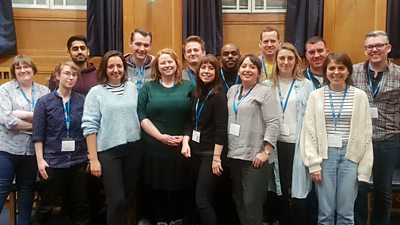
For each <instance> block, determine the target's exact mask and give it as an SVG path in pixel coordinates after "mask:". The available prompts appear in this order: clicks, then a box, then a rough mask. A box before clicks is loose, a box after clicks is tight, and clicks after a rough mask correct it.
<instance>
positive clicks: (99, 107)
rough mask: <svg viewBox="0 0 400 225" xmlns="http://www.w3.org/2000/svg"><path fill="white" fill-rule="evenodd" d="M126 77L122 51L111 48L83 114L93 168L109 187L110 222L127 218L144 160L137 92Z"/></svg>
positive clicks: (110, 224)
mask: <svg viewBox="0 0 400 225" xmlns="http://www.w3.org/2000/svg"><path fill="white" fill-rule="evenodd" d="M127 80H128V77H127V73H126V62H125V60H124V58H123V55H122V53H120V52H118V51H114V50H112V51H108V52H107V53H106V54H104V56H103V58H102V60H101V62H100V74H99V78H98V81H99V85H97V86H95V87H93V88H92V89H90V91H89V93H88V95H87V96H86V101H85V108H84V111H83V118H82V128H83V135H84V136H85V137H86V143H87V148H88V152H89V161H90V172H91V173H92V174H93V175H94V176H96V177H101V178H102V180H103V185H104V189H105V191H106V202H107V224H108V225H122V224H125V222H126V221H127V212H128V210H129V207H131V203H132V201H133V198H134V192H135V187H136V181H137V179H138V175H139V169H140V168H139V167H140V162H141V160H142V158H141V157H142V151H141V149H140V146H139V143H138V141H139V139H140V124H139V119H138V115H137V113H136V108H137V97H138V92H137V87H136V85H135V84H133V83H131V82H130V81H127Z"/></svg>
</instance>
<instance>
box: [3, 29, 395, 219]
mask: <svg viewBox="0 0 400 225" xmlns="http://www.w3.org/2000/svg"><path fill="white" fill-rule="evenodd" d="M152 38H153V37H152V34H151V32H148V31H146V30H143V29H136V30H134V31H133V32H132V33H131V37H130V43H129V45H130V47H131V49H132V53H130V54H127V55H125V56H124V55H123V54H122V53H121V52H118V51H114V50H112V51H108V52H107V53H105V55H104V56H103V57H102V60H101V62H100V68H99V69H98V70H97V69H96V68H95V66H94V65H93V64H92V63H90V62H88V57H89V54H90V50H89V48H88V46H87V40H86V38H85V37H84V36H80V35H77V36H72V37H71V38H69V40H68V42H67V48H68V53H69V55H70V57H71V60H69V61H65V62H62V63H60V64H59V65H58V66H57V67H56V69H55V71H54V72H53V74H52V78H51V80H50V82H49V88H50V89H49V88H47V87H45V86H43V85H40V84H37V83H35V82H33V75H34V74H35V73H36V72H37V68H36V66H35V64H34V62H33V61H32V59H31V58H29V57H28V56H24V55H19V56H16V57H15V58H14V61H13V62H12V64H11V67H10V70H11V74H12V77H13V80H12V81H10V82H7V83H5V84H3V85H1V86H0V98H1V101H0V109H1V110H0V140H1V143H0V168H1V169H0V181H1V182H0V205H1V206H3V205H4V202H5V201H6V198H7V195H8V192H9V191H10V187H11V185H12V184H13V183H14V182H15V184H16V187H17V191H18V224H20V225H25V224H30V217H31V211H32V204H33V199H34V191H35V190H36V177H37V174H39V178H40V181H39V187H38V190H39V196H40V198H39V201H38V204H37V206H36V218H35V223H36V224H38V225H39V224H49V222H50V217H51V212H52V209H53V208H54V207H55V206H56V205H57V202H58V199H59V198H61V199H62V201H61V206H62V210H65V212H67V213H68V217H69V219H70V221H71V222H72V224H77V225H78V224H79V225H81V224H82V225H83V224H90V223H91V222H92V223H93V220H92V221H91V215H92V216H93V212H92V211H93V208H92V204H93V202H92V201H93V199H91V196H90V194H91V193H90V191H88V188H87V187H88V186H91V185H93V183H91V182H89V184H88V176H87V173H90V174H91V175H93V177H97V178H101V181H102V185H103V186H104V191H105V196H106V208H107V209H106V211H107V213H106V214H107V215H106V218H107V219H106V220H107V224H108V225H110V224H113V225H114V224H121V225H122V224H129V223H130V222H131V221H129V220H131V217H130V215H131V214H132V207H133V206H134V205H136V208H137V209H138V210H137V211H140V210H139V208H141V207H146V210H147V211H148V213H145V214H143V215H142V214H141V213H136V215H137V217H143V218H147V219H148V220H150V222H151V224H154V225H155V224H157V225H167V224H174V225H180V224H189V219H193V218H194V220H197V222H198V223H200V224H207V225H213V224H242V225H262V224H273V223H274V222H275V220H278V221H279V224H280V225H286V224H287V225H291V224H304V225H306V224H327V225H333V224H338V225H339V224H359V225H364V224H367V218H368V205H367V200H366V198H367V190H368V189H367V188H366V187H367V186H368V182H369V181H370V179H371V173H372V176H373V184H374V194H375V198H374V204H373V211H372V216H371V224H373V225H384V224H389V222H390V209H391V194H392V190H391V185H392V176H393V171H394V168H395V165H396V162H397V161H399V158H400V151H399V147H400V114H399V112H400V67H399V66H397V65H395V64H393V63H391V62H390V61H389V60H388V53H389V52H390V50H391V45H390V43H389V39H388V36H387V34H386V33H385V32H383V31H373V32H371V33H368V34H367V35H366V36H365V40H364V43H365V49H364V51H365V54H366V56H367V57H368V60H367V61H366V62H363V63H359V64H355V65H353V63H352V61H351V59H350V58H349V56H348V55H346V54H345V53H340V52H333V53H330V52H329V50H328V48H327V46H326V43H325V41H324V40H323V39H322V38H320V37H312V38H310V39H309V40H308V41H307V42H306V44H305V49H306V52H305V56H306V59H307V61H308V65H309V66H308V67H307V68H306V69H305V70H303V68H302V66H303V63H302V59H301V57H300V56H299V54H298V51H297V50H296V48H295V47H294V46H293V45H292V44H290V43H282V42H281V41H280V37H279V32H278V31H277V30H276V29H275V28H272V27H267V28H266V29H264V30H263V31H262V32H261V33H260V42H259V47H260V49H261V51H262V54H261V56H259V57H257V56H255V55H252V54H246V55H244V56H241V53H240V50H239V49H238V48H237V47H236V46H235V45H234V44H232V43H229V44H226V45H224V46H223V47H222V48H221V55H220V60H218V59H217V58H216V57H215V56H214V55H211V54H206V50H205V43H204V41H203V40H202V39H201V38H200V37H198V36H190V37H188V38H187V39H186V40H185V42H184V45H183V56H184V59H185V61H186V68H185V69H183V68H182V64H181V62H180V60H179V56H178V55H177V54H176V53H175V52H174V51H173V50H172V49H169V48H165V49H162V50H160V51H158V52H157V54H156V55H155V56H152V55H150V50H151V43H152ZM50 90H51V92H50ZM221 186H222V187H223V188H221ZM137 188H139V190H137ZM89 190H91V189H90V188H89ZM143 190H145V191H143ZM138 191H140V194H138ZM139 195H143V196H145V197H144V198H143V197H142V198H139ZM192 197H193V199H194V200H193V201H192ZM138 199H139V200H138ZM140 199H142V201H143V199H144V201H146V203H145V204H142V203H143V202H140ZM216 200H217V201H216ZM138 201H139V204H138ZM137 205H139V206H137ZM194 205H195V207H193V206H194ZM192 207H193V208H195V209H196V210H193V209H192ZM1 208H2V207H1ZM133 208H135V207H133ZM222 208H223V210H222ZM230 209H233V210H230ZM235 211H236V212H235ZM134 214H135V213H134ZM235 215H237V217H238V219H237V218H236V217H235ZM188 218H189V219H188ZM190 223H193V221H190Z"/></svg>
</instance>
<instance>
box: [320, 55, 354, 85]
mask: <svg viewBox="0 0 400 225" xmlns="http://www.w3.org/2000/svg"><path fill="white" fill-rule="evenodd" d="M331 62H335V63H339V64H343V65H344V66H345V67H346V68H347V70H348V71H349V76H347V78H346V80H345V82H346V84H347V85H353V79H352V78H351V74H352V73H353V62H352V61H351V59H350V57H349V56H348V55H347V54H346V53H343V52H332V53H329V55H328V56H327V57H326V59H325V62H324V64H323V66H322V69H323V70H322V73H323V75H324V83H326V84H329V83H330V82H329V80H328V79H327V78H326V72H327V69H328V65H329V63H331Z"/></svg>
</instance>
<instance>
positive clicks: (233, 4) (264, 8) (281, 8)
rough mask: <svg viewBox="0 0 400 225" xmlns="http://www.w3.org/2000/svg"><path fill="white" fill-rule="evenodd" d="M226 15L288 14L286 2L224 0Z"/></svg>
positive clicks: (279, 0) (284, 0) (278, 0)
mask: <svg viewBox="0 0 400 225" xmlns="http://www.w3.org/2000/svg"><path fill="white" fill-rule="evenodd" d="M222 11H223V12H224V13H266V12H286V0H222Z"/></svg>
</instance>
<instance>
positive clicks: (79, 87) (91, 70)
mask: <svg viewBox="0 0 400 225" xmlns="http://www.w3.org/2000/svg"><path fill="white" fill-rule="evenodd" d="M67 53H68V55H69V56H70V57H71V59H72V61H73V62H74V63H75V64H76V65H77V66H78V67H79V68H80V69H81V74H80V76H79V77H78V80H77V81H76V85H75V86H74V87H73V91H76V92H78V93H80V94H82V95H87V93H88V92H89V90H90V88H92V87H93V86H95V85H97V74H98V71H97V70H96V66H95V65H94V64H93V63H91V62H89V61H88V60H89V54H90V50H89V47H88V45H87V39H86V37H85V36H83V35H74V36H71V37H70V38H69V39H68V41H67ZM57 87H58V84H57V82H56V71H55V70H54V71H53V72H52V74H51V77H50V80H49V88H50V90H51V91H54V90H55V89H57Z"/></svg>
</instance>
